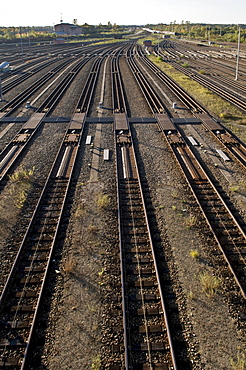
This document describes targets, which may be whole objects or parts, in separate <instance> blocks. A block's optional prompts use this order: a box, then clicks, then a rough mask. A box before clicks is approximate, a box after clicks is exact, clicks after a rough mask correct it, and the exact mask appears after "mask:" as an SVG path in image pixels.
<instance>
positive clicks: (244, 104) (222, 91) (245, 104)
mask: <svg viewBox="0 0 246 370" xmlns="http://www.w3.org/2000/svg"><path fill="white" fill-rule="evenodd" d="M158 54H160V55H161V56H162V57H163V59H164V60H165V61H166V62H167V63H168V64H170V65H172V66H173V67H174V68H175V69H177V70H179V71H180V72H182V73H184V74H185V75H186V76H188V77H190V78H191V79H192V80H194V81H196V82H198V83H200V84H201V85H202V86H204V87H206V88H208V89H209V90H211V91H213V92H214V93H216V94H217V95H218V96H220V97H222V98H223V99H225V100H227V101H229V102H230V103H231V104H233V105H235V106H236V107H238V108H240V109H241V110H243V111H245V110H246V101H245V97H243V96H242V95H241V94H240V93H239V92H238V91H235V90H232V86H233V82H232V83H230V84H229V85H228V82H227V81H226V80H225V79H224V84H222V83H221V81H220V79H219V81H216V79H215V78H213V80H211V78H209V77H207V76H203V75H201V74H198V73H195V72H194V71H192V72H191V71H190V70H188V69H187V68H185V67H183V66H181V65H180V64H179V63H177V62H175V61H170V60H166V58H165V57H166V56H165V55H164V54H163V53H162V52H160V51H159V52H158ZM226 83H227V85H226ZM234 86H235V84H234ZM236 86H237V90H238V85H236Z"/></svg>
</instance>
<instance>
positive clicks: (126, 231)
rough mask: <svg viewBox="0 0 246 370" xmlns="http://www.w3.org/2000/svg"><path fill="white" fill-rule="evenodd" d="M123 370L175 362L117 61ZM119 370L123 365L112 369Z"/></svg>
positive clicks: (114, 75) (163, 366) (165, 366)
mask: <svg viewBox="0 0 246 370" xmlns="http://www.w3.org/2000/svg"><path fill="white" fill-rule="evenodd" d="M111 76H112V91H113V102H114V105H113V109H114V119H115V123H114V124H115V145H116V158H117V159H116V164H117V167H116V169H117V196H118V222H119V244H120V260H121V283H122V303H123V304H122V306H123V326H124V347H125V364H124V368H125V369H146V370H147V369H153V370H154V369H163V370H165V369H166V370H168V369H176V368H177V365H176V359H175V354H174V348H173V344H172V338H171V333H170V328H169V323H168V317H167V312H166V307H165V300H164V296H163V292H162V288H161V283H160V277H159V273H158V267H157V262H156V257H155V251H154V245H153V241H152V237H151V232H150V225H149V221H148V217H147V210H146V205H145V200H144V196H143V189H142V184H141V180H140V176H139V173H138V166H137V161H136V157H135V152H134V145H133V142H132V138H131V131H130V127H129V124H128V121H127V114H126V113H127V112H126V103H125V98H124V91H123V85H122V81H121V75H120V71H119V67H118V56H116V57H114V58H112V63H111ZM115 366H117V367H114V368H117V369H121V368H122V365H120V364H115Z"/></svg>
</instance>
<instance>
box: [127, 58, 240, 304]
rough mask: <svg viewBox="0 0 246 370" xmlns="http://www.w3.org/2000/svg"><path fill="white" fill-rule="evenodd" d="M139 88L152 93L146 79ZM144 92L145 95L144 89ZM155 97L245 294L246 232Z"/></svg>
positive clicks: (180, 159)
mask: <svg viewBox="0 0 246 370" xmlns="http://www.w3.org/2000/svg"><path fill="white" fill-rule="evenodd" d="M131 59H132V61H131V65H132V64H133V65H134V68H135V69H134V72H135V73H134V76H135V77H136V79H141V81H142V80H143V76H142V77H140V76H139V75H140V74H141V71H140V69H138V66H137V63H136V62H135V61H134V58H131ZM137 70H138V71H137ZM142 89H144V90H146V91H150V90H151V91H152V94H155V92H154V90H153V89H152V88H150V86H149V83H148V82H147V80H145V85H142ZM144 95H145V96H147V93H146V94H144ZM156 95H157V94H156ZM158 100H159V99H158V96H156V100H155V103H154V104H153V98H152V99H151V100H148V104H149V106H150V108H151V109H152V112H153V114H155V116H156V118H157V121H158V124H159V127H160V128H161V130H162V131H163V133H164V136H165V139H166V141H167V143H168V145H169V147H170V149H171V150H172V152H173V154H174V157H175V159H176V161H177V163H178V164H179V166H180V168H181V170H182V173H183V174H184V176H185V179H186V181H187V183H188V184H189V186H190V188H191V190H192V192H193V194H194V196H195V199H196V200H197V203H198V205H199V207H200V209H201V210H202V213H203V215H204V217H205V219H206V221H207V223H208V225H209V227H210V229H211V230H212V232H213V234H214V237H215V240H216V241H217V244H218V246H219V248H220V250H221V253H222V254H223V256H224V258H225V261H226V262H227V265H228V267H229V269H230V271H231V273H232V275H233V277H234V279H235V281H236V283H237V285H238V287H239V289H240V292H241V294H242V296H243V297H244V298H246V248H245V247H246V235H245V233H244V230H243V228H242V226H241V225H240V223H239V221H238V220H237V217H236V216H234V214H233V211H232V210H231V209H230V207H229V205H228V204H227V202H226V199H225V195H224V194H223V191H222V189H220V188H219V187H218V186H216V185H215V184H214V182H213V180H212V179H211V178H210V177H209V175H208V174H207V173H206V171H205V169H203V164H202V163H201V162H200V161H199V160H198V158H196V156H195V154H194V153H193V151H192V150H191V148H190V147H189V146H188V145H187V144H186V139H185V138H183V137H182V135H181V133H180V132H179V130H178V129H177V127H176V126H175V125H174V123H173V122H172V120H171V117H170V116H169V115H168V111H167V110H166V108H165V106H164V105H163V104H162V103H161V105H160V106H156V102H157V101H158ZM160 112H164V113H160Z"/></svg>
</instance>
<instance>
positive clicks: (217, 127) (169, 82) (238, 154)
mask: <svg viewBox="0 0 246 370" xmlns="http://www.w3.org/2000/svg"><path fill="white" fill-rule="evenodd" d="M138 51H139V55H140V57H141V61H142V62H143V63H144V64H145V65H146V66H148V68H149V69H150V70H151V71H152V72H153V73H154V74H155V75H156V76H158V78H159V79H160V80H161V81H162V82H163V83H164V84H165V85H166V86H167V87H168V88H169V89H170V90H171V91H172V92H173V93H174V94H175V95H176V96H177V98H178V99H179V100H180V101H181V102H182V103H183V104H184V105H185V106H186V107H187V108H188V109H189V110H190V112H191V113H193V115H194V116H195V117H197V118H198V119H200V120H201V122H202V123H203V124H204V126H205V127H206V129H208V130H209V131H210V132H211V133H212V134H213V136H214V137H215V138H216V140H218V141H219V142H220V143H221V144H222V145H223V146H224V147H225V149H226V151H227V152H229V153H230V154H231V155H232V156H233V158H234V159H235V160H236V161H237V162H239V163H240V165H241V166H243V167H244V168H245V167H246V146H245V144H243V143H242V142H241V141H240V140H239V139H238V138H237V137H236V136H235V135H233V134H232V133H231V132H230V131H229V130H228V129H226V128H225V127H224V126H223V125H221V124H220V123H219V122H217V121H216V120H215V119H214V118H213V117H211V116H210V114H209V113H208V112H207V110H206V109H205V108H204V107H203V106H202V105H201V104H200V103H198V102H197V101H196V100H195V99H194V98H193V97H192V96H190V95H189V94H188V93H187V92H186V91H185V90H184V89H182V88H181V87H180V86H179V85H178V84H177V83H176V82H175V81H174V80H173V79H171V78H170V77H168V76H167V75H166V74H165V73H163V72H162V71H161V70H160V69H159V68H158V67H157V66H155V65H154V64H153V63H151V61H149V60H148V59H147V58H146V57H145V56H144V55H143V53H142V51H141V50H139V49H138ZM144 91H146V89H145V90H144ZM144 94H148V91H146V92H144ZM153 99H154V98H153ZM165 110H166V112H167V108H165ZM158 111H164V110H163V108H162V105H160V106H159V108H158V109H156V108H155V112H156V113H157V112H158Z"/></svg>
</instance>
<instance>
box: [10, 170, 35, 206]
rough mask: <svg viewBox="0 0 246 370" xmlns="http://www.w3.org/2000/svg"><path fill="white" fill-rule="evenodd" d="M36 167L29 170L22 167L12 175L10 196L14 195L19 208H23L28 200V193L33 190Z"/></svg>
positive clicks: (15, 203)
mask: <svg viewBox="0 0 246 370" xmlns="http://www.w3.org/2000/svg"><path fill="white" fill-rule="evenodd" d="M34 169H35V168H34V167H33V168H32V169H29V170H25V169H23V167H20V169H19V170H16V171H15V172H14V173H13V174H12V175H10V176H9V179H10V194H11V195H13V199H14V205H15V206H16V207H17V208H22V207H23V206H24V204H25V202H26V200H27V195H28V191H29V190H30V188H31V185H32V181H33V174H34Z"/></svg>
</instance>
